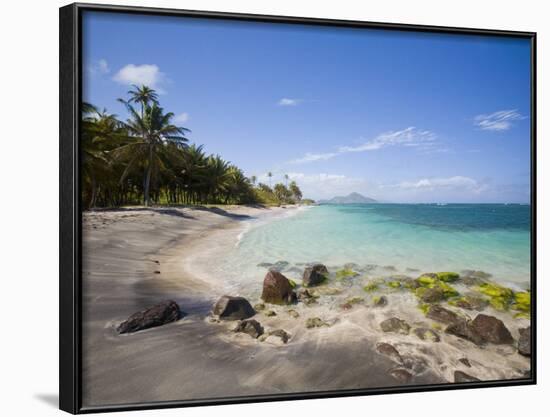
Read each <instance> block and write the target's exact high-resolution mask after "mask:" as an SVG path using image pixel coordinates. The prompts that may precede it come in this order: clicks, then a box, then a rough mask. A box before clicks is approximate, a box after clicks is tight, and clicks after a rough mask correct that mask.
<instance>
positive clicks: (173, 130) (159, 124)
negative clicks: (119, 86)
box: [114, 102, 190, 206]
mask: <svg viewBox="0 0 550 417" xmlns="http://www.w3.org/2000/svg"><path fill="white" fill-rule="evenodd" d="M125 104H126V108H127V110H128V113H129V114H130V117H129V119H128V120H127V121H126V123H125V124H124V126H125V127H126V129H127V130H128V133H129V140H128V143H126V144H125V145H123V146H120V147H119V148H117V149H115V151H114V154H115V156H116V157H117V158H118V159H122V160H124V161H125V162H126V169H125V170H124V172H123V174H122V177H121V181H124V179H125V178H126V177H127V175H128V174H129V173H130V172H131V170H132V169H135V168H137V167H140V168H143V170H144V182H143V202H144V204H145V205H146V206H148V205H150V187H151V179H152V177H153V176H156V177H158V175H159V173H160V171H161V170H163V169H166V163H167V160H168V159H170V156H171V155H170V154H169V153H168V152H167V147H166V145H167V144H172V145H175V147H179V148H183V147H185V146H186V144H187V142H188V139H187V138H186V137H185V134H186V133H187V132H190V130H189V129H186V128H184V127H178V126H175V125H173V124H172V119H173V117H174V113H170V112H169V113H164V110H163V109H162V107H160V106H159V105H158V104H157V103H156V102H152V104H151V105H147V106H145V107H144V108H143V116H142V115H141V114H140V113H138V112H137V111H136V109H135V108H134V107H133V106H132V105H131V104H130V102H125Z"/></svg>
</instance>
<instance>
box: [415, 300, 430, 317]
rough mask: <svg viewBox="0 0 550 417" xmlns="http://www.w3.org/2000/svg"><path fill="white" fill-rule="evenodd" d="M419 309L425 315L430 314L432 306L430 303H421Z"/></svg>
mask: <svg viewBox="0 0 550 417" xmlns="http://www.w3.org/2000/svg"><path fill="white" fill-rule="evenodd" d="M418 309H419V310H420V311H422V313H423V314H424V315H426V314H428V310H429V309H430V304H428V303H420V304H418Z"/></svg>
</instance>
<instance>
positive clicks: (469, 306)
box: [455, 295, 489, 311]
mask: <svg viewBox="0 0 550 417" xmlns="http://www.w3.org/2000/svg"><path fill="white" fill-rule="evenodd" d="M455 305H456V306H457V307H460V308H463V309H465V310H477V311H482V310H484V309H485V307H487V306H488V305H489V301H487V300H486V299H484V298H482V297H478V296H475V295H466V296H465V297H463V298H461V299H459V300H457V301H456V303H455Z"/></svg>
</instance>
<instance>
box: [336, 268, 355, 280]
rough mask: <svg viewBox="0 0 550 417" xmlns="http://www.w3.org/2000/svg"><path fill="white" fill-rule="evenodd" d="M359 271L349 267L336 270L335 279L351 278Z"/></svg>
mask: <svg viewBox="0 0 550 417" xmlns="http://www.w3.org/2000/svg"><path fill="white" fill-rule="evenodd" d="M358 275H359V273H358V272H355V271H354V270H353V269H351V268H343V269H340V270H338V271H336V279H345V278H353V277H356V276H358Z"/></svg>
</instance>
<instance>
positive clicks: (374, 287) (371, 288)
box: [363, 282, 378, 292]
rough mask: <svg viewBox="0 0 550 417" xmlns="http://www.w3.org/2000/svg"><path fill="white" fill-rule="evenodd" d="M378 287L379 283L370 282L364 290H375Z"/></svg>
mask: <svg viewBox="0 0 550 417" xmlns="http://www.w3.org/2000/svg"><path fill="white" fill-rule="evenodd" d="M377 289H378V284H377V283H376V282H369V283H367V285H365V286H364V287H363V290H364V291H366V292H373V291H376V290H377Z"/></svg>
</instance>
